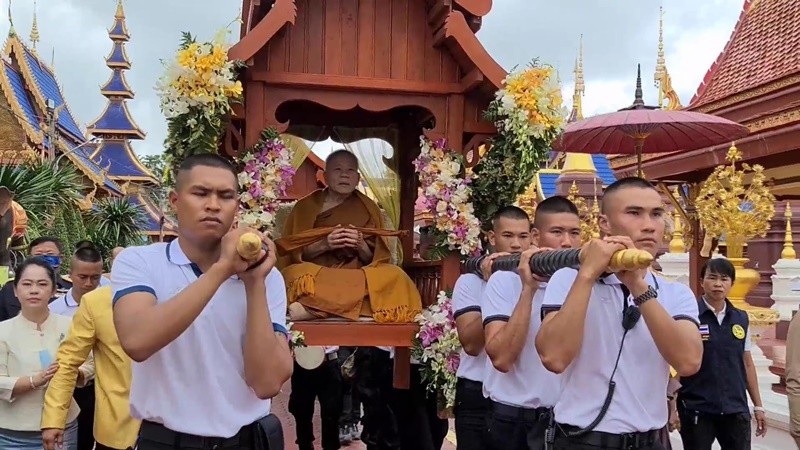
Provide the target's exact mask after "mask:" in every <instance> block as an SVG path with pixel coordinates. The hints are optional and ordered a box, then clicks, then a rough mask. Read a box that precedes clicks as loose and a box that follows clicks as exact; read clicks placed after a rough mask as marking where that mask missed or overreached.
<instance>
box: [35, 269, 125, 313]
mask: <svg viewBox="0 0 800 450" xmlns="http://www.w3.org/2000/svg"><path fill="white" fill-rule="evenodd" d="M110 284H111V280H109V279H108V278H106V277H100V285H99V286H98V287H103V286H108V285H110ZM49 308H50V312H53V313H56V314H61V315H62V316H67V317H72V316H74V315H75V313H76V312H77V311H78V302H76V301H75V298H74V297H73V296H72V288H69V290H68V291H67V293H66V294H64V295H62V296H60V297H58V298H56V299H55V300H53V301H52V302H50V305H49Z"/></svg>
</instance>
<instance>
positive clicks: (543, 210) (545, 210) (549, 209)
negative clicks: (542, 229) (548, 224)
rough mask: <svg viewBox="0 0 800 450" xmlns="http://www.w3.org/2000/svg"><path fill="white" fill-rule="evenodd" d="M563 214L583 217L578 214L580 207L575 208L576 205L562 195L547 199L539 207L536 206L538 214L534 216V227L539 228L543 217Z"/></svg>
mask: <svg viewBox="0 0 800 450" xmlns="http://www.w3.org/2000/svg"><path fill="white" fill-rule="evenodd" d="M562 213H565V214H574V215H575V217H578V218H580V216H581V215H580V213H579V212H578V207H577V206H575V204H574V203H572V202H571V201H570V200H569V199H568V198H567V197H564V196H561V195H554V196H552V197H547V198H546V199H544V200H542V201H541V202H540V203H539V204H538V205H536V212H535V213H534V214H533V226H534V228H536V227H537V224H538V223H539V222H540V221H541V216H543V215H547V214H562Z"/></svg>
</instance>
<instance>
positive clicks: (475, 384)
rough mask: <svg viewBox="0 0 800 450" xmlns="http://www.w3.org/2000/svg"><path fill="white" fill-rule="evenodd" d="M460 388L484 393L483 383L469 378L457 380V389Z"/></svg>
mask: <svg viewBox="0 0 800 450" xmlns="http://www.w3.org/2000/svg"><path fill="white" fill-rule="evenodd" d="M459 386H460V387H462V388H464V389H467V390H469V391H480V392H481V393H483V383H481V382H480V381H474V380H469V379H467V378H461V377H459V378H458V379H457V380H456V389H457V388H458V387H459Z"/></svg>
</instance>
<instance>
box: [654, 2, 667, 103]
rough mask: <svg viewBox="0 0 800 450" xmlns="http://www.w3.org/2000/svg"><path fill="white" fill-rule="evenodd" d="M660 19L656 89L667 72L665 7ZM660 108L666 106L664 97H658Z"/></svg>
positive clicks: (660, 9) (662, 8)
mask: <svg viewBox="0 0 800 450" xmlns="http://www.w3.org/2000/svg"><path fill="white" fill-rule="evenodd" d="M658 10H659V17H658V56H657V57H656V73H655V75H654V76H653V79H654V81H655V85H656V87H658V86H659V83H660V81H661V79H662V77H663V76H664V73H665V72H666V59H665V58H664V7H663V6H662V7H660V8H659V9H658ZM658 106H660V107H662V106H664V97H663V96H662V95H659V96H658Z"/></svg>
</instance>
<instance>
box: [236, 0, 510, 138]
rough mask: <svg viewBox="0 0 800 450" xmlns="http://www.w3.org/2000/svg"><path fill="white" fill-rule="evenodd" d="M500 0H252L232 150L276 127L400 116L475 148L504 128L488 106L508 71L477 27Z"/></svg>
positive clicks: (246, 13) (241, 48) (368, 123)
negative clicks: (487, 113) (492, 119)
mask: <svg viewBox="0 0 800 450" xmlns="http://www.w3.org/2000/svg"><path fill="white" fill-rule="evenodd" d="M491 5H492V2H491V0H243V25H242V30H241V40H240V41H239V43H237V44H236V45H235V46H234V47H233V48H231V50H230V57H231V58H233V59H238V60H242V61H246V62H247V68H246V69H245V72H244V74H243V81H244V85H245V103H244V107H243V108H240V109H239V110H238V111H237V116H238V121H234V124H233V126H232V127H231V129H230V130H229V133H228V135H227V136H226V147H227V148H226V150H227V151H228V152H229V153H238V151H240V150H241V149H242V147H243V146H245V145H252V144H254V143H255V142H256V141H257V140H258V137H259V133H260V132H261V130H262V129H263V128H264V127H266V126H274V127H276V128H278V130H279V131H282V132H283V131H286V130H288V129H289V128H290V127H292V130H291V131H292V132H294V130H295V127H293V125H304V126H311V125H316V126H318V127H319V128H318V129H316V130H315V131H314V134H315V135H314V136H310V135H306V136H303V137H304V138H307V139H311V140H322V139H325V138H327V137H329V136H330V129H326V128H325V126H326V125H329V126H341V127H375V126H388V125H391V124H392V123H396V122H397V121H398V120H399V119H401V118H402V119H404V120H412V121H415V122H417V123H418V124H419V125H420V126H423V127H424V128H426V129H427V130H426V134H428V135H429V136H430V137H433V138H438V137H446V138H448V141H449V144H450V146H451V147H452V148H454V149H457V150H459V151H467V150H469V149H470V148H473V147H475V146H476V145H478V144H479V143H480V142H482V141H484V140H485V139H486V138H487V137H489V136H491V135H492V134H494V133H495V129H494V127H493V125H492V124H491V123H488V122H486V121H485V120H483V111H484V110H485V109H486V107H487V106H488V103H489V102H490V101H491V100H492V98H493V96H494V93H495V92H496V91H497V90H498V89H499V88H500V86H501V84H502V81H503V79H504V78H505V76H506V72H505V70H503V68H502V67H500V65H498V64H497V62H495V61H494V59H492V57H491V56H490V55H489V54H488V53H487V52H486V50H485V49H484V48H483V46H482V45H481V43H480V42H479V41H478V38H477V37H476V36H475V32H476V31H477V30H478V29H479V28H480V25H481V20H482V17H483V16H485V15H486V14H488V13H489V11H490V10H491Z"/></svg>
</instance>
